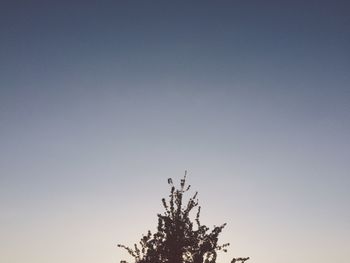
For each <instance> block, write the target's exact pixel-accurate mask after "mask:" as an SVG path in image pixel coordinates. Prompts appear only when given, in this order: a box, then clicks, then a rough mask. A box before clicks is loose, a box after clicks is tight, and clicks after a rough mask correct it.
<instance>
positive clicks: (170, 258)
mask: <svg viewBox="0 0 350 263" xmlns="http://www.w3.org/2000/svg"><path fill="white" fill-rule="evenodd" d="M168 183H169V184H170V185H171V190H170V196H169V201H166V200H165V198H163V199H162V203H163V206H164V209H165V212H164V214H158V227H157V232H156V233H154V234H152V233H151V231H148V233H147V235H144V236H143V237H142V238H141V241H140V242H139V246H138V245H137V244H134V248H130V247H127V246H124V245H118V247H121V248H124V249H126V250H127V251H128V253H129V254H130V255H131V256H132V257H133V258H134V260H135V263H216V258H217V252H218V251H223V252H226V251H227V246H229V244H228V243H227V244H223V245H218V236H219V234H220V233H221V231H222V230H223V228H224V227H225V225H226V224H223V225H220V226H214V229H213V230H211V231H209V228H208V227H207V226H205V225H202V224H201V223H200V220H199V216H200V211H201V207H200V206H199V205H198V199H197V194H198V192H196V193H195V194H194V195H193V196H192V197H191V198H190V199H189V201H188V202H187V204H183V196H184V194H185V193H186V192H187V191H189V189H190V187H191V186H190V185H188V186H186V174H185V176H184V178H183V179H182V180H181V183H180V188H179V189H176V188H175V186H174V185H173V182H172V179H171V178H169V179H168ZM194 208H197V212H196V216H195V219H194V222H192V220H191V218H190V212H191V211H192V210H193V209H194ZM248 259H249V258H234V259H233V260H232V261H231V263H235V262H239V261H241V262H243V263H244V262H245V261H246V260H248ZM121 263H126V261H121Z"/></svg>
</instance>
